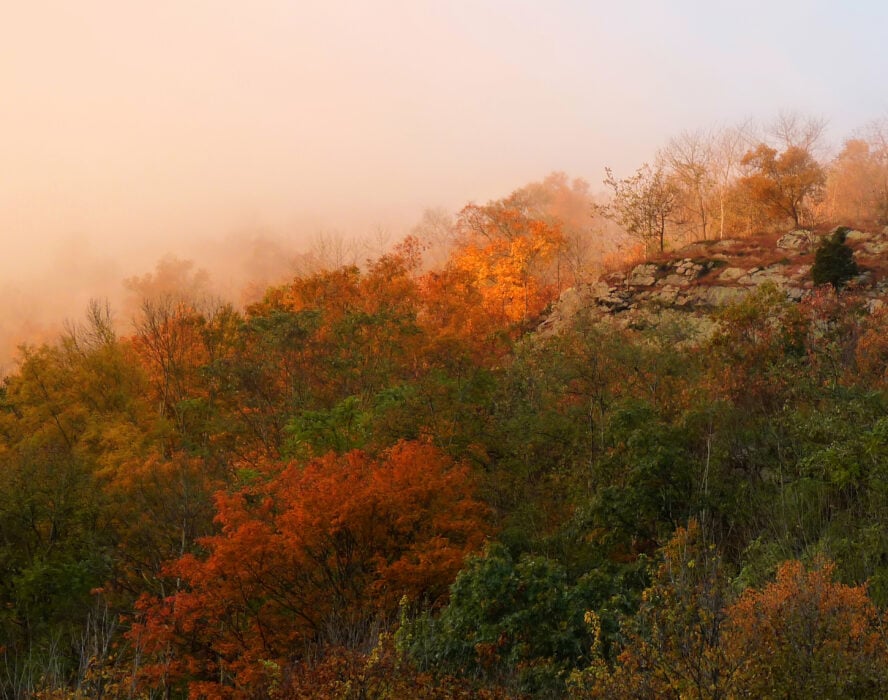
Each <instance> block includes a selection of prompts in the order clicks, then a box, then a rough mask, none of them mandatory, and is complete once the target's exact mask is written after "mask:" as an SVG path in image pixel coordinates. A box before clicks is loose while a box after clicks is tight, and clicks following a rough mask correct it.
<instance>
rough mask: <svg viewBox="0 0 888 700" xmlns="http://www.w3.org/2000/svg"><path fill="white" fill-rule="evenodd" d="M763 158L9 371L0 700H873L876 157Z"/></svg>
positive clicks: (884, 402)
mask: <svg viewBox="0 0 888 700" xmlns="http://www.w3.org/2000/svg"><path fill="white" fill-rule="evenodd" d="M784 127H785V129H784V132H783V137H784V141H782V142H781V141H780V140H779V139H778V140H777V141H775V140H771V141H768V142H762V143H751V142H749V140H748V139H747V140H745V141H744V140H742V139H741V138H740V136H739V132H734V131H724V132H718V133H715V134H711V135H709V136H707V137H705V138H704V136H703V135H684V136H683V137H681V138H680V139H677V140H675V141H674V142H673V143H671V144H670V145H669V147H668V148H667V149H665V150H664V151H663V153H661V154H660V158H658V161H657V164H656V166H645V167H643V168H641V169H639V170H638V172H637V173H636V174H635V175H633V176H630V177H629V178H626V179H622V180H621V179H619V178H617V177H616V176H614V175H613V174H612V173H607V175H606V178H607V179H606V183H607V185H608V186H609V188H610V189H611V194H612V197H611V198H610V199H608V200H607V201H598V200H596V199H595V198H594V197H593V196H592V195H591V194H590V193H589V187H588V185H585V183H582V182H580V181H577V182H570V181H568V180H567V178H565V177H564V176H558V175H556V176H552V177H550V178H549V179H547V180H545V181H543V182H541V183H536V184H535V185H532V186H528V187H526V188H523V189H521V190H519V191H517V192H516V193H514V194H513V195H511V196H510V197H507V198H505V199H502V200H497V201H494V202H490V203H488V204H486V205H477V204H470V205H468V206H467V207H466V208H464V209H463V210H462V211H461V212H460V213H459V215H458V216H457V217H456V219H455V221H453V222H449V221H444V220H436V219H434V218H429V217H427V219H426V220H425V221H424V223H423V225H421V226H419V227H417V230H416V232H415V234H416V235H414V236H410V237H408V238H406V239H405V240H404V241H402V242H401V243H400V244H399V245H397V246H395V247H394V248H393V249H392V250H391V251H390V252H389V253H387V254H385V255H382V256H380V257H377V258H375V259H373V260H369V261H367V263H366V264H365V265H361V266H357V265H342V266H336V265H318V266H317V267H316V269H315V270H313V271H306V272H305V273H304V274H301V275H299V276H297V277H295V278H293V279H292V280H290V281H289V282H287V283H285V284H281V285H278V286H273V287H271V288H269V289H267V290H266V291H265V292H264V295H262V298H261V300H259V301H257V302H255V303H252V304H250V305H248V306H246V307H245V308H237V307H235V306H232V305H228V304H222V303H211V302H208V301H207V300H206V299H203V298H201V296H200V295H199V294H197V293H195V292H194V287H189V285H188V284H187V282H188V280H187V275H186V276H185V277H186V279H184V280H180V282H181V283H180V284H178V285H177V288H170V287H169V286H163V285H160V286H158V285H155V286H153V287H152V284H151V283H152V281H153V280H154V281H156V277H155V278H152V276H151V275H148V276H146V277H145V278H144V279H142V280H141V282H140V285H137V286H136V288H137V289H139V290H140V291H141V292H142V298H141V301H140V306H139V311H138V313H137V316H136V319H135V323H134V327H133V329H132V330H131V331H128V332H119V331H118V330H117V326H116V325H115V322H114V311H113V310H112V309H109V308H107V307H106V306H105V305H103V304H102V303H94V304H93V305H91V307H90V308H89V310H88V313H87V314H86V316H85V318H84V319H83V320H82V321H80V322H78V323H74V324H70V325H69V328H68V330H67V332H66V333H64V334H63V335H62V336H61V337H59V338H58V339H57V340H56V341H55V342H53V343H49V344H44V345H40V346H24V347H23V348H22V350H21V352H20V361H19V365H18V367H17V369H16V371H14V372H13V373H11V374H10V375H9V376H8V377H6V379H5V381H4V383H3V385H2V389H0V573H2V575H0V696H2V697H7V698H24V697H39V698H47V699H48V698H98V697H109V698H110V697H114V698H117V697H132V698H166V697H172V698H184V697H191V698H203V697H205V698H265V697H273V698H282V699H283V698H404V697H427V698H433V697H434V698H438V697H440V698H469V697H472V698H475V697H477V698H485V697H487V698H506V697H509V698H512V697H577V698H615V697H633V698H672V697H674V698H716V697H719V698H739V697H821V698H844V697H861V698H870V697H871V698H878V697H885V696H886V695H888V634H886V631H885V624H886V623H888V617H886V615H888V613H886V610H888V305H886V301H888V299H886V280H888V243H886V236H885V234H884V227H885V225H886V224H888V150H886V147H885V143H884V141H883V142H880V141H879V140H878V136H879V135H880V134H881V135H884V133H885V131H884V130H882V131H878V130H875V131H872V132H870V133H869V135H863V136H861V137H860V138H855V139H853V140H849V141H848V142H847V143H846V144H845V146H844V148H843V149H842V150H841V151H840V153H839V155H838V156H836V157H835V158H834V159H833V160H831V161H829V162H821V161H819V160H818V159H817V157H816V152H815V150H814V149H813V144H814V142H815V140H816V139H815V137H816V136H817V134H815V133H814V132H815V131H817V128H816V124H813V125H812V124H810V123H808V124H800V123H793V124H787V123H784ZM732 139H736V141H734V140H732ZM741 144H745V147H744V148H741ZM607 222H612V223H610V224H608V223H607ZM608 226H615V227H618V228H617V229H611V228H608ZM785 234H790V235H789V236H788V237H787V236H786V235H785ZM621 236H622V237H621ZM617 241H622V242H623V247H622V249H618V248H617ZM633 244H638V245H640V247H634V246H633ZM689 245H690V246H691V247H687V246H689ZM729 271H730V272H729ZM155 274H156V275H157V274H159V273H155ZM724 289H728V290H735V291H734V292H730V293H727V292H725V293H723V292H719V291H715V292H713V291H711V290H724ZM568 290H569V291H568ZM559 299H560V301H559Z"/></svg>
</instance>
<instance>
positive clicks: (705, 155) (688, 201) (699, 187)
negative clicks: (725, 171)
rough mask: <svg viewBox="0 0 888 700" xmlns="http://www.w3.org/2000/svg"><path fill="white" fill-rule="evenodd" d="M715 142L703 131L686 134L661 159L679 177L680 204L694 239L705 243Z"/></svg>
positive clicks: (673, 141)
mask: <svg viewBox="0 0 888 700" xmlns="http://www.w3.org/2000/svg"><path fill="white" fill-rule="evenodd" d="M712 150H713V139H712V135H711V134H710V133H708V132H704V131H701V130H696V131H683V132H681V133H680V134H679V135H678V136H676V137H674V138H671V139H670V140H669V143H668V144H667V145H666V147H665V148H664V149H663V150H662V151H661V152H660V159H661V160H662V161H663V162H664V163H666V164H667V165H668V167H669V168H670V170H671V171H672V173H673V175H674V176H675V182H676V185H677V186H678V188H679V191H680V194H681V196H680V200H679V201H680V204H681V207H682V208H683V209H684V210H685V212H686V215H685V216H683V217H682V219H683V220H684V221H686V222H688V227H689V228H690V231H691V236H692V237H694V238H702V239H705V238H706V237H707V234H708V233H709V227H710V224H711V216H710V211H709V209H710V199H711V195H712V192H713V189H714V186H715V182H714V174H713V170H712Z"/></svg>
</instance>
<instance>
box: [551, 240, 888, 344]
mask: <svg viewBox="0 0 888 700" xmlns="http://www.w3.org/2000/svg"><path fill="white" fill-rule="evenodd" d="M823 235H825V234H817V233H814V232H811V231H806V230H798V231H791V232H789V233H787V234H785V235H782V236H780V237H778V238H776V240H775V239H774V237H770V238H769V237H762V238H750V239H742V240H723V241H717V242H708V243H695V244H693V245H690V246H688V247H686V248H683V249H681V250H678V251H676V252H675V253H674V257H671V258H670V257H662V258H659V259H657V260H654V261H650V262H646V263H643V264H640V265H635V266H634V267H631V268H629V269H627V270H620V271H616V272H609V273H606V274H604V275H602V276H601V277H599V278H598V280H596V281H595V282H592V283H590V284H584V285H580V286H578V287H574V288H571V289H568V290H567V291H565V292H564V293H563V294H562V295H561V298H560V299H559V301H558V302H557V304H556V305H555V307H554V308H553V310H552V312H551V314H550V315H549V316H548V318H547V319H546V320H545V321H544V322H543V324H542V325H541V327H540V332H542V333H552V332H558V330H559V329H560V328H562V327H563V326H564V325H565V324H566V323H569V322H570V321H571V319H573V318H575V317H576V316H577V314H579V313H583V314H585V315H587V316H589V317H590V318H591V320H593V321H606V322H611V323H617V324H619V325H623V326H627V327H638V328H643V327H647V326H651V325H658V324H660V323H662V322H663V320H664V319H680V320H682V321H683V323H684V325H685V326H686V327H687V328H688V329H689V334H691V335H693V336H696V337H699V334H701V333H702V334H705V333H707V332H709V331H710V330H711V329H712V328H714V327H715V322H714V321H713V319H712V312H713V311H714V310H716V309H717V308H719V307H724V306H727V305H729V304H733V303H736V302H738V301H740V300H741V299H743V298H744V297H745V296H746V295H748V294H749V293H751V292H752V291H753V290H755V289H756V288H758V287H760V286H762V285H764V284H772V285H774V286H776V287H777V288H778V289H780V290H782V291H783V292H784V293H785V294H786V296H787V297H788V298H789V299H791V300H793V301H800V300H802V299H803V298H804V297H805V296H806V295H808V294H810V293H811V291H812V289H813V287H814V283H813V281H812V279H811V266H812V263H813V261H814V253H815V251H816V249H817V246H818V245H819V243H820V240H821V238H822V237H823ZM846 242H847V245H849V246H850V247H851V248H852V249H853V251H854V259H855V261H856V262H857V264H858V267H859V268H860V271H861V273H860V274H859V275H858V276H857V277H856V278H855V279H854V280H852V283H851V285H852V287H853V288H855V289H856V290H857V291H858V292H859V293H861V294H863V295H865V296H867V297H869V298H870V308H871V309H872V308H876V307H878V306H879V305H881V304H883V303H884V299H885V298H886V297H888V228H886V229H885V230H884V231H882V232H878V233H876V232H865V231H851V232H850V233H848V235H847V238H846Z"/></svg>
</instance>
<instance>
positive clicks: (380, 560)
mask: <svg viewBox="0 0 888 700" xmlns="http://www.w3.org/2000/svg"><path fill="white" fill-rule="evenodd" d="M472 493H473V485H472V478H471V476H470V473H469V471H468V469H467V468H465V467H464V466H461V465H456V464H454V463H453V462H452V460H450V459H449V458H448V457H447V456H446V455H444V454H443V453H442V452H440V451H439V450H438V449H437V448H435V447H433V446H431V445H428V444H425V443H420V442H402V443H399V444H397V445H395V446H394V447H392V448H391V449H389V450H388V451H386V452H384V453H383V454H382V455H380V456H379V457H373V456H370V455H368V454H366V453H364V452H361V451H353V452H351V453H348V454H346V455H336V454H332V453H331V454H328V455H327V456H326V457H323V458H321V459H318V460H315V461H313V462H311V463H310V464H308V466H305V467H300V466H298V465H295V464H291V465H289V466H287V467H286V468H285V469H283V471H281V472H280V473H278V474H276V475H274V476H272V477H271V478H269V479H268V480H261V481H260V483H257V484H256V485H254V486H252V487H249V488H246V489H244V490H242V491H240V492H237V493H234V494H230V495H229V494H219V495H218V496H217V509H218V515H217V518H216V520H217V523H218V525H219V526H220V527H221V531H220V532H219V534H217V535H214V536H212V537H207V538H204V539H203V540H201V542H200V543H201V545H202V546H203V547H204V548H205V549H206V551H207V555H206V556H205V557H197V556H193V555H186V556H184V557H182V558H180V559H179V560H177V561H176V562H174V563H173V564H171V565H170V566H169V568H168V573H169V575H170V578H171V581H175V582H176V583H175V585H176V587H177V590H176V591H175V592H173V593H172V594H171V595H168V596H166V597H165V598H162V599H151V598H148V597H145V598H143V600H142V601H141V620H140V622H139V624H137V625H135V626H134V628H133V631H132V633H131V634H132V638H133V639H134V640H135V641H136V642H137V643H138V644H139V645H140V646H141V648H142V649H143V651H144V652H146V653H148V654H149V655H150V656H151V657H152V658H153V664H152V665H150V666H149V667H148V668H147V669H146V680H147V681H148V682H149V683H151V684H152V685H155V686H156V685H158V684H167V683H181V682H183V681H186V680H187V681H188V684H189V691H190V692H191V694H192V695H195V696H198V697H199V696H201V695H202V694H203V695H206V696H208V697H225V696H228V697H244V696H245V695H246V694H247V690H246V689H248V688H249V689H251V690H252V692H255V691H256V689H257V688H261V687H264V684H266V683H268V682H270V681H271V677H270V676H269V673H270V671H269V669H280V668H282V667H283V666H284V664H285V663H286V662H287V661H288V660H292V659H294V658H298V657H299V656H300V655H301V654H302V653H304V652H305V651H306V650H307V649H309V648H311V647H314V646H317V645H319V644H320V645H325V644H333V645H339V646H346V647H349V646H351V647H355V646H358V645H361V644H366V643H367V641H368V640H369V639H371V638H372V631H373V629H374V625H376V624H377V623H379V622H380V621H383V622H384V621H386V620H389V619H392V617H393V616H394V614H395V613H396V611H397V606H398V602H399V600H400V599H401V598H402V597H403V596H407V597H408V598H409V599H413V600H420V599H422V600H426V601H431V602H433V603H434V602H435V601H439V600H440V599H441V598H442V597H443V596H444V595H445V594H446V591H447V586H448V585H449V584H450V582H451V581H452V580H453V578H454V577H455V575H456V573H457V572H458V570H459V569H460V567H461V566H462V562H463V560H464V558H465V556H466V555H467V554H468V553H470V552H473V551H476V550H477V549H479V548H480V546H481V545H482V544H483V541H484V539H485V536H486V533H487V532H488V531H489V527H488V525H487V516H488V513H487V509H486V508H485V507H484V506H483V505H482V504H481V503H479V502H478V501H476V500H475V499H474V497H473V495H472ZM171 585H173V584H171ZM271 675H272V676H273V675H274V674H271Z"/></svg>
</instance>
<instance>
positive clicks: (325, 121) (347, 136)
mask: <svg viewBox="0 0 888 700" xmlns="http://www.w3.org/2000/svg"><path fill="white" fill-rule="evenodd" d="M886 28H888V3H885V2H876V1H873V2H864V1H862V0H858V1H856V2H855V1H854V0H848V1H847V2H839V1H838V0H836V1H834V2H817V1H812V0H806V1H799V2H784V1H782V0H770V1H768V2H742V3H741V2H719V1H718V0H705V1H700V2H690V1H680V0H671V1H664V2H653V1H650V2H642V1H639V0H633V1H626V0H619V1H614V2H609V3H604V2H596V1H594V0H587V1H585V2H581V1H579V0H576V1H567V0H563V1H561V2H558V1H556V0H546V1H545V2H543V1H542V0H538V1H536V2H524V1H522V0H499V1H495V0H471V1H469V0H465V1H462V0H440V1H438V2H426V1H423V0H405V1H403V2H394V1H387V0H369V1H367V2H361V1H357V0H355V1H352V2H334V1H333V0H323V1H320V2H314V1H306V0H289V1H271V0H251V1H250V2H245V1H244V0H207V1H198V0H172V1H167V0H123V1H121V0H113V1H107V2H105V1H95V0H70V1H68V2H45V1H43V0H27V1H25V0H2V1H0V99H2V103H0V238H2V242H3V255H2V256H0V274H2V275H4V276H5V278H7V279H8V278H14V277H16V276H22V275H26V274H32V273H35V271H37V270H53V271H54V272H53V273H52V274H55V275H64V274H65V269H66V265H67V264H69V261H70V260H72V259H73V257H74V253H75V252H76V251H87V252H88V254H89V255H90V256H91V258H90V259H91V260H93V261H94V263H91V264H96V265H98V266H99V267H103V268H104V269H116V267H120V268H121V269H122V270H131V269H133V266H134V265H135V266H136V267H137V268H139V269H140V270H147V269H150V268H151V267H152V265H153V262H154V260H155V259H156V257H157V256H158V255H159V254H160V253H162V252H164V251H167V250H172V251H174V252H179V253H180V254H183V253H184V254H188V255H193V252H192V250H193V246H191V248H189V247H188V245H187V242H188V241H194V240H199V241H207V240H209V239H212V238H214V237H222V236H225V235H227V234H229V233H230V232H231V231H235V230H240V231H249V230H254V229H261V228H264V229H266V230H269V231H272V232H275V233H278V234H282V235H286V236H298V235H302V236H309V235H312V234H314V233H316V232H317V231H318V230H319V229H321V228H327V229H339V230H341V231H343V232H345V233H348V234H352V233H356V234H357V233H364V232H366V231H369V230H371V229H373V228H375V227H384V228H387V229H390V230H392V231H394V233H395V234H400V233H401V232H403V231H404V230H406V229H407V228H408V227H409V225H410V224H411V223H412V222H415V221H416V220H417V219H418V218H419V216H420V214H421V212H422V210H423V208H424V207H427V206H445V207H447V208H449V209H451V210H457V209H458V208H459V207H460V206H461V205H462V204H464V203H466V202H468V201H469V200H477V201H486V200H488V199H490V198H494V197H499V196H503V195H506V194H508V193H509V192H510V191H511V190H513V189H515V188H517V187H519V186H521V185H523V184H525V183H527V182H528V181H531V180H535V179H540V178H542V177H543V176H545V175H546V174H547V173H548V172H550V171H553V170H563V171H566V172H567V173H568V174H570V175H572V176H580V177H585V178H586V179H588V180H589V181H590V182H592V183H593V184H594V185H596V186H597V184H598V183H599V182H600V180H601V177H602V174H603V172H602V171H603V168H604V166H605V164H609V165H611V166H613V167H614V168H615V169H616V170H617V172H618V174H620V173H625V172H628V171H629V170H630V169H634V168H635V167H637V166H638V165H640V163H641V161H643V160H645V159H647V158H650V157H651V155H652V153H653V151H654V150H655V149H656V148H657V147H658V146H660V145H662V144H663V143H664V141H665V140H666V139H667V138H668V137H669V136H670V135H673V134H675V133H676V132H678V131H680V130H682V129H685V128H695V127H705V126H711V125H713V124H714V123H718V122H733V121H736V120H738V119H740V118H743V117H745V116H754V117H760V118H768V117H771V116H773V115H774V114H775V113H776V112H777V111H778V110H780V109H797V110H800V111H802V112H804V113H812V114H816V115H822V116H825V117H827V118H829V120H830V123H831V136H832V137H833V138H834V139H836V140H839V139H841V138H842V137H844V136H846V135H847V134H848V132H849V131H850V130H852V129H853V128H855V127H858V126H860V125H861V124H863V123H864V122H866V121H868V120H870V119H872V118H874V117H877V116H880V115H883V114H886V113H888V91H886V81H885V76H886V75H888V51H886V50H885V36H886V34H885V32H886ZM207 245H208V244H207ZM133 254H137V256H138V257H137V258H136V260H135V262H134V261H133V257H132V255H133Z"/></svg>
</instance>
